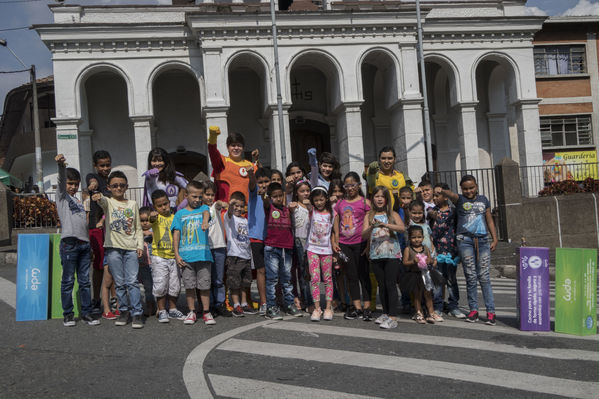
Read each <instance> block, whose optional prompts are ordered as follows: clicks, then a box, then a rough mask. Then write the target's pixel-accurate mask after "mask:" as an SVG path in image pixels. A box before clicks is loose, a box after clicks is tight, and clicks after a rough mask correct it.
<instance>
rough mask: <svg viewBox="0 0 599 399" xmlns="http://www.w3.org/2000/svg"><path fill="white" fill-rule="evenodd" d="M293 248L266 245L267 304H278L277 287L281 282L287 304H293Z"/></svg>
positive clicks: (271, 305) (270, 305)
mask: <svg viewBox="0 0 599 399" xmlns="http://www.w3.org/2000/svg"><path fill="white" fill-rule="evenodd" d="M292 253H293V250H291V249H283V248H275V247H269V246H268V245H267V246H265V247H264V266H265V267H266V305H267V306H268V307H269V308H271V307H273V306H276V304H277V300H276V294H275V287H276V285H277V282H279V283H280V284H281V288H282V290H283V299H284V301H285V306H290V305H292V304H293V286H292V285H291V263H292Z"/></svg>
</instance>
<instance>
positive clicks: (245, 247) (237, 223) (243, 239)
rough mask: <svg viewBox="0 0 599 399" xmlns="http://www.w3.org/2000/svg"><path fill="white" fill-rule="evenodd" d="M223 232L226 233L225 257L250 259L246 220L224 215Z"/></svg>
mask: <svg viewBox="0 0 599 399" xmlns="http://www.w3.org/2000/svg"><path fill="white" fill-rule="evenodd" d="M224 219H225V231H226V232H227V256H237V257H238V258H242V259H250V258H251V251H250V237H249V235H248V220H247V219H246V218H242V217H239V216H235V215H231V217H229V215H228V214H227V213H225V216H224Z"/></svg>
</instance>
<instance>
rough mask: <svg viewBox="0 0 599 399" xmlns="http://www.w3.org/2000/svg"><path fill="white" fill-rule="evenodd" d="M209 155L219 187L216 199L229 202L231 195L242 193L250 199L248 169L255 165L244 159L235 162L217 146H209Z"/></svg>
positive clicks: (215, 180)
mask: <svg viewBox="0 0 599 399" xmlns="http://www.w3.org/2000/svg"><path fill="white" fill-rule="evenodd" d="M208 155H209V156H210V162H211V163H212V175H213V176H214V182H215V183H216V185H217V186H218V192H217V193H216V199H217V200H221V201H227V202H228V201H229V198H230V197H231V194H233V193H234V192H235V191H240V192H242V193H243V195H245V198H246V199H247V198H248V182H249V178H248V171H247V170H248V168H250V167H252V166H253V164H252V163H251V162H250V161H246V160H245V159H242V160H241V161H234V160H233V159H231V158H229V157H226V156H224V155H222V154H221V153H220V151H218V148H217V147H216V144H210V143H209V144H208Z"/></svg>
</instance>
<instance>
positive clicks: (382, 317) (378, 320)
mask: <svg viewBox="0 0 599 399" xmlns="http://www.w3.org/2000/svg"><path fill="white" fill-rule="evenodd" d="M388 318H389V316H388V315H386V314H382V315H380V316H379V317H377V318H376V320H375V321H374V323H375V324H383V323H384V322H385V320H387V319H388Z"/></svg>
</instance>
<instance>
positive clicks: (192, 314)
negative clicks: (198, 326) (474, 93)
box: [183, 310, 196, 324]
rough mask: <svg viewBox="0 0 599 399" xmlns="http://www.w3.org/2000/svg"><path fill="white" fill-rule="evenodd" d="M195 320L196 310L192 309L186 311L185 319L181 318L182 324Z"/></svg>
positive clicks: (192, 322)
mask: <svg viewBox="0 0 599 399" xmlns="http://www.w3.org/2000/svg"><path fill="white" fill-rule="evenodd" d="M195 322H196V312H195V311H193V310H192V311H191V312H189V313H187V316H186V317H185V320H183V324H194V323H195Z"/></svg>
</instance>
